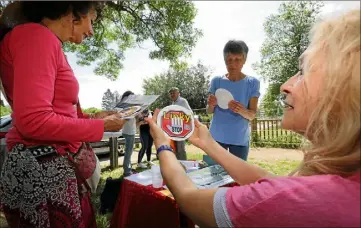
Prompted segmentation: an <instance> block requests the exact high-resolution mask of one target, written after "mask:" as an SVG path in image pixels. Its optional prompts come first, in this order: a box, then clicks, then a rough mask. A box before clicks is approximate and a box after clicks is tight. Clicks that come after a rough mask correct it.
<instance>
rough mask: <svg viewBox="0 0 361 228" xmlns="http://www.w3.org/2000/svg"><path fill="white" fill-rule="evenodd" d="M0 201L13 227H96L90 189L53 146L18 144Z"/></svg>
mask: <svg viewBox="0 0 361 228" xmlns="http://www.w3.org/2000/svg"><path fill="white" fill-rule="evenodd" d="M0 204H1V205H2V207H3V211H4V214H5V216H6V220H7V222H8V225H9V226H10V227H37V228H38V227H41V228H42V227H62V228H68V227H69V228H70V227H74V228H93V227H96V221H95V215H94V211H93V206H92V203H91V199H90V192H89V191H88V189H87V188H86V187H85V183H83V181H82V180H80V178H77V177H76V175H75V171H74V168H73V166H72V165H71V164H70V162H69V160H68V159H67V157H64V156H60V155H58V154H57V153H56V151H55V149H54V148H53V147H44V146H43V147H37V148H35V149H33V148H31V149H29V148H26V147H25V146H24V145H22V144H19V145H17V146H15V147H14V148H13V149H12V150H11V151H10V152H9V153H8V156H7V158H6V160H5V162H4V165H3V168H2V171H1V176H0Z"/></svg>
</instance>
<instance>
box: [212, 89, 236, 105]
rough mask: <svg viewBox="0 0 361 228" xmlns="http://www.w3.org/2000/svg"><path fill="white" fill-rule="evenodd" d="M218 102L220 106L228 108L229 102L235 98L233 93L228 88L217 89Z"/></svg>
mask: <svg viewBox="0 0 361 228" xmlns="http://www.w3.org/2000/svg"><path fill="white" fill-rule="evenodd" d="M215 95H216V97H217V104H218V106H219V107H220V108H223V109H228V103H229V102H230V101H231V100H233V95H232V94H231V92H229V91H228V90H226V89H222V88H220V89H217V91H216V94H215Z"/></svg>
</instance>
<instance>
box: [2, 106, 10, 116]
mask: <svg viewBox="0 0 361 228" xmlns="http://www.w3.org/2000/svg"><path fill="white" fill-rule="evenodd" d="M11 112H12V111H11V108H10V107H9V106H2V105H1V106H0V116H6V115H9V114H11Z"/></svg>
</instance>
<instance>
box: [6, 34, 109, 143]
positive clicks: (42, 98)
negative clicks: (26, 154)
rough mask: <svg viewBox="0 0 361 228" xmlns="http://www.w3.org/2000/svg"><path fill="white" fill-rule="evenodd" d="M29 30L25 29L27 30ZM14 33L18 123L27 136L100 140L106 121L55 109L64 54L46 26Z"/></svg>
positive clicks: (13, 45) (41, 138)
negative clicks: (67, 114)
mask: <svg viewBox="0 0 361 228" xmlns="http://www.w3.org/2000/svg"><path fill="white" fill-rule="evenodd" d="M24 30H25V29H24ZM21 36H23V34H13V40H12V43H11V46H10V49H11V52H12V56H13V61H14V85H15V86H14V91H13V99H14V104H13V107H14V110H13V111H14V112H13V113H14V120H15V121H14V122H15V124H16V127H17V128H18V130H19V131H20V132H21V134H22V135H23V136H24V137H27V138H32V139H38V140H47V141H63V142H74V141H75V142H76V141H99V140H101V138H102V135H103V132H104V121H103V120H93V119H75V118H70V117H66V116H63V115H59V114H57V113H55V112H54V110H53V105H52V100H53V98H54V86H55V80H56V72H57V66H58V61H59V58H60V56H61V55H62V54H63V53H62V50H61V46H60V44H59V41H58V40H57V38H56V37H55V36H54V35H53V34H51V33H50V32H49V31H48V30H47V29H46V28H37V30H36V31H31V32H29V34H28V35H27V37H26V39H24V38H23V37H21Z"/></svg>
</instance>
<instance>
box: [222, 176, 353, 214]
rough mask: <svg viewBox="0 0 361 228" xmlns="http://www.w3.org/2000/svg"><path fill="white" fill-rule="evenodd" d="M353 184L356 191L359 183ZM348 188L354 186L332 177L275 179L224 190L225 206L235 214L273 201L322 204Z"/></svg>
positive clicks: (344, 180)
mask: <svg viewBox="0 0 361 228" xmlns="http://www.w3.org/2000/svg"><path fill="white" fill-rule="evenodd" d="M357 184H358V189H360V184H359V183H357ZM351 185H355V184H354V183H352V182H350V181H349V180H347V179H345V178H342V177H340V176H336V175H316V176H309V177H278V178H273V179H261V180H259V181H257V182H256V183H254V184H250V185H246V186H240V187H233V188H231V189H229V190H228V191H227V194H226V198H227V205H231V207H232V208H233V209H236V210H237V211H239V212H246V211H248V210H251V209H252V210H255V209H256V208H257V207H267V205H271V204H273V203H276V202H278V203H284V204H295V205H297V204H302V203H303V202H304V201H307V202H313V203H316V204H317V202H318V201H320V200H321V201H324V200H325V199H326V198H328V197H331V196H337V197H338V196H339V195H340V196H342V195H343V192H344V191H347V190H346V189H348V188H349V187H350V186H351ZM325 186H328V187H327V188H325ZM245 198H246V199H247V200H245Z"/></svg>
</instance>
